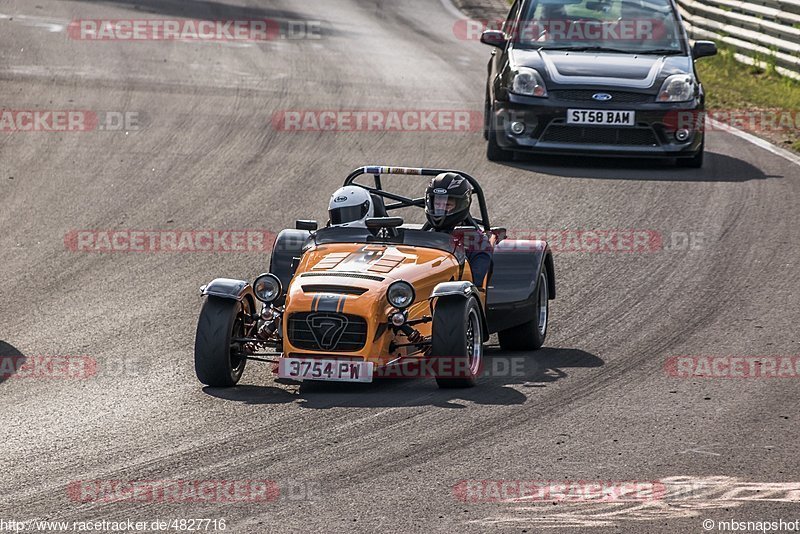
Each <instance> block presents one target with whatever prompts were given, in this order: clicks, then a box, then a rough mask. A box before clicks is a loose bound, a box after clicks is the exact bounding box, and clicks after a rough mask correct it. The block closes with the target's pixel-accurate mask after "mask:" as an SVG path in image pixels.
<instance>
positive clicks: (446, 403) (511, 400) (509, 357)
mask: <svg viewBox="0 0 800 534" xmlns="http://www.w3.org/2000/svg"><path fill="white" fill-rule="evenodd" d="M484 361H485V365H484V376H483V377H482V378H481V379H480V380H479V382H478V385H477V386H476V387H474V388H466V389H439V388H438V387H437V386H436V383H435V382H434V380H433V379H432V378H424V379H391V378H383V379H379V380H376V381H375V382H373V383H371V384H352V383H335V382H305V383H303V384H302V385H300V386H299V388H298V387H297V386H283V385H280V384H277V383H275V384H274V385H269V386H255V385H243V386H237V387H235V388H230V389H222V388H204V389H203V391H204V392H205V393H206V394H208V395H211V396H212V397H217V398H220V399H225V400H231V401H237V402H243V403H246V404H284V403H289V402H298V403H299V404H300V405H301V406H302V407H303V408H313V409H322V410H324V409H327V408H336V407H348V408H372V407H403V406H406V407H412V406H437V407H443V408H465V407H466V406H465V405H464V404H463V403H461V402H457V401H468V402H473V403H475V404H482V405H506V406H508V405H514V404H523V403H524V402H525V401H527V400H528V397H529V395H526V394H525V393H523V392H521V391H518V390H517V389H515V388H512V387H507V386H511V385H522V386H523V387H527V388H537V387H546V386H547V384H549V383H552V382H555V381H557V380H561V379H563V378H567V377H568V376H569V375H568V373H566V372H565V371H564V369H565V368H589V367H601V366H602V365H603V364H604V362H603V360H601V359H600V358H598V357H597V356H595V355H593V354H589V353H588V352H584V351H582V350H577V349H555V348H553V349H547V348H545V349H541V350H539V351H537V352H535V353H509V352H501V351H499V350H497V349H495V348H492V347H491V346H489V347H487V348H486V353H485V355H484ZM515 362H516V365H515ZM291 389H295V391H291ZM531 391H532V389H531Z"/></svg>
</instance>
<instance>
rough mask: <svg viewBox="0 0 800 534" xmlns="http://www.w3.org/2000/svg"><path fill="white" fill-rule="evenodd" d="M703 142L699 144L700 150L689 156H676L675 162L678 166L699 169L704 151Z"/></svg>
mask: <svg viewBox="0 0 800 534" xmlns="http://www.w3.org/2000/svg"><path fill="white" fill-rule="evenodd" d="M704 145H705V143H703V144H702V145H700V150H698V151H697V154H695V155H694V156H692V157H691V158H678V159H677V160H676V161H675V163H676V164H677V165H678V167H685V168H689V169H699V168H701V167H702V166H703V154H704V153H705V146H704Z"/></svg>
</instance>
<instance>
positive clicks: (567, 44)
mask: <svg viewBox="0 0 800 534" xmlns="http://www.w3.org/2000/svg"><path fill="white" fill-rule="evenodd" d="M509 33H511V35H512V37H513V39H514V41H515V43H516V46H518V47H520V48H542V49H544V50H548V49H550V50H574V51H593V52H603V51H608V52H621V53H631V54H647V53H653V54H682V53H684V51H685V48H684V45H683V33H682V32H681V31H680V27H679V24H678V20H677V17H676V14H675V12H674V11H673V9H672V4H671V3H670V2H669V1H668V0H649V1H646V0H535V1H534V2H531V3H530V4H528V8H527V11H526V12H525V13H522V15H521V17H520V21H519V22H518V23H517V24H515V25H513V26H511V27H510V31H509Z"/></svg>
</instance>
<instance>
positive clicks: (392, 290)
mask: <svg viewBox="0 0 800 534" xmlns="http://www.w3.org/2000/svg"><path fill="white" fill-rule="evenodd" d="M386 300H388V301H389V304H391V305H392V306H394V307H395V308H400V309H401V310H402V309H403V308H408V307H409V306H411V303H412V302H414V288H413V287H411V284H409V283H408V282H403V281H402V280H398V281H397V282H392V284H391V285H390V286H389V289H388V290H387V291H386Z"/></svg>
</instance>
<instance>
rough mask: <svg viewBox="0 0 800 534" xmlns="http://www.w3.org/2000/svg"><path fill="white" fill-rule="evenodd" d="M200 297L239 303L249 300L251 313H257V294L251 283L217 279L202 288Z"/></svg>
mask: <svg viewBox="0 0 800 534" xmlns="http://www.w3.org/2000/svg"><path fill="white" fill-rule="evenodd" d="M200 295H202V296H204V297H217V298H221V299H228V300H237V301H239V302H241V301H242V300H244V299H247V300H248V302H249V305H250V310H251V312H252V313H256V302H257V301H256V294H255V292H254V291H253V286H252V285H250V282H247V281H245V280H234V279H232V278H216V279H214V280H212V281H211V282H209V283H208V284H206V285H204V286H203V287H201V288H200Z"/></svg>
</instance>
